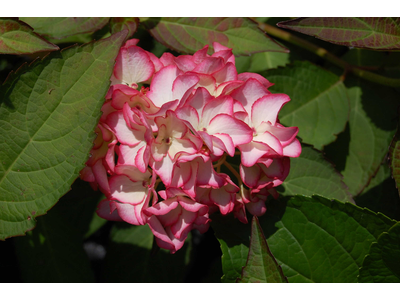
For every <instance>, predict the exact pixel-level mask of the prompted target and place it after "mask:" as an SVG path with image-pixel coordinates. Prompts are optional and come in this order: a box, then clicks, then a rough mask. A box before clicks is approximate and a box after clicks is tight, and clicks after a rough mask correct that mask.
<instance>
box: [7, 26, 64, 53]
mask: <svg viewBox="0 0 400 300" xmlns="http://www.w3.org/2000/svg"><path fill="white" fill-rule="evenodd" d="M55 50H59V48H58V46H56V45H54V44H52V43H50V42H48V41H46V40H45V39H44V38H43V37H41V36H40V35H38V34H36V33H35V32H33V29H32V28H30V27H29V26H27V25H26V24H24V23H23V22H19V21H16V20H11V19H0V54H29V53H35V52H40V51H55Z"/></svg>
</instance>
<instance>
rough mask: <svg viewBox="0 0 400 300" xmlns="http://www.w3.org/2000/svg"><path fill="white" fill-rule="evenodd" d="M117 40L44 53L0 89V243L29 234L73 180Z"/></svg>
mask: <svg viewBox="0 0 400 300" xmlns="http://www.w3.org/2000/svg"><path fill="white" fill-rule="evenodd" d="M125 34H126V32H125V31H124V32H121V33H118V34H115V35H113V36H112V37H110V38H109V39H104V40H100V41H97V42H94V43H91V44H87V45H85V46H82V47H73V48H69V49H67V50H65V51H62V52H61V53H54V55H53V54H51V55H49V56H48V57H46V58H45V59H44V60H43V61H39V62H37V63H36V64H35V65H34V66H32V67H30V68H29V69H26V70H24V71H22V70H21V71H20V72H17V73H16V74H15V75H14V76H11V77H10V78H9V79H8V81H7V82H6V83H5V84H4V85H3V86H2V87H1V88H0V95H1V98H0V99H1V103H0V137H1V139H0V191H1V193H0V239H5V238H8V237H11V236H16V235H23V234H24V233H25V232H26V231H27V230H31V229H33V227H34V226H35V220H34V218H36V217H37V216H41V215H43V214H45V213H46V211H47V210H49V209H50V208H51V207H52V206H53V205H54V204H55V203H56V202H57V200H58V199H59V198H60V197H61V196H62V195H63V194H65V193H66V192H67V191H68V190H69V188H70V186H71V184H72V182H73V181H74V180H75V179H76V178H77V176H78V174H79V171H80V170H81V169H82V168H83V166H84V163H85V161H86V160H87V158H88V155H89V150H90V149H91V147H92V146H93V144H92V143H93V140H94V137H95V134H94V128H95V126H96V124H97V122H98V119H99V117H100V114H101V111H100V108H101V105H102V104H103V101H104V95H105V94H106V92H107V89H108V87H109V84H110V79H109V78H110V75H111V73H112V69H113V66H114V62H115V58H116V56H117V54H118V51H119V48H120V46H121V44H122V42H123V39H124V37H125Z"/></svg>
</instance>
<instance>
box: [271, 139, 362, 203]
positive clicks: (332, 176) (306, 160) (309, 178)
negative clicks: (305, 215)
mask: <svg viewBox="0 0 400 300" xmlns="http://www.w3.org/2000/svg"><path fill="white" fill-rule="evenodd" d="M277 189H278V191H279V192H280V194H282V195H284V196H292V195H297V194H301V195H305V196H312V195H320V196H323V197H325V198H329V199H337V200H339V201H342V202H346V201H349V202H354V201H353V199H352V197H351V195H350V193H349V192H348V187H347V186H346V185H345V184H344V183H343V181H342V176H341V175H340V174H339V173H338V172H337V171H336V170H335V169H334V167H333V165H332V164H331V163H330V162H328V161H327V160H326V159H325V158H324V157H323V155H322V153H320V152H318V151H316V150H314V149H312V148H311V147H309V146H306V145H302V152H301V155H300V157H296V158H292V159H291V160H290V173H289V175H288V177H287V178H286V179H285V181H284V182H283V183H282V185H281V186H279V187H278V188H277Z"/></svg>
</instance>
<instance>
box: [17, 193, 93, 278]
mask: <svg viewBox="0 0 400 300" xmlns="http://www.w3.org/2000/svg"><path fill="white" fill-rule="evenodd" d="M81 200H82V199H81ZM79 229H80V228H79V227H75V226H73V225H72V224H71V223H70V222H69V219H68V215H66V214H65V213H64V210H63V209H60V208H59V207H58V206H56V207H55V208H54V209H52V210H51V211H50V212H49V213H48V214H47V215H45V216H43V217H41V218H40V219H38V222H37V226H36V228H35V229H34V230H33V231H30V232H27V234H26V236H24V237H16V238H14V242H15V249H16V254H17V257H18V262H19V267H20V269H21V275H22V279H23V281H24V282H41V283H45V282H47V283H53V282H60V283H64V282H69V283H70V282H94V274H93V271H92V270H91V267H90V262H89V259H88V257H87V255H86V253H85V251H84V249H83V240H82V235H81V232H80V230H79Z"/></svg>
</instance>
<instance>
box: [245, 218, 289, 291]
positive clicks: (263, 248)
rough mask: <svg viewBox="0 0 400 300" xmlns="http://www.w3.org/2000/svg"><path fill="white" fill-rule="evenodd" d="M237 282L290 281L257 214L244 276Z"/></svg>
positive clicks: (252, 225) (252, 227) (252, 223)
mask: <svg viewBox="0 0 400 300" xmlns="http://www.w3.org/2000/svg"><path fill="white" fill-rule="evenodd" d="M237 282H270V283H282V282H288V281H287V278H286V277H285V275H284V274H283V273H282V269H281V267H280V266H279V265H278V263H277V262H276V260H275V258H274V256H273V254H272V253H271V251H270V250H269V248H268V244H267V241H266V240H265V236H264V234H263V232H262V228H261V226H260V222H259V221H258V218H257V217H256V216H254V217H253V219H252V222H251V237H250V246H249V256H248V258H247V263H246V266H245V267H244V268H243V271H242V277H241V278H240V279H238V280H237Z"/></svg>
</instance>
